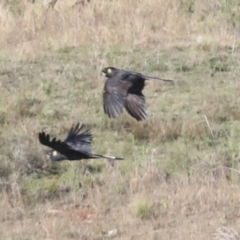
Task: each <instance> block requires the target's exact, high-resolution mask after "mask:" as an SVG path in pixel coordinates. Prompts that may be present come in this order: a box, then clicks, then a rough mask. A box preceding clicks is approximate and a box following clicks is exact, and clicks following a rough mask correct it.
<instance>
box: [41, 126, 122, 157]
mask: <svg viewBox="0 0 240 240" xmlns="http://www.w3.org/2000/svg"><path fill="white" fill-rule="evenodd" d="M83 128H84V125H81V126H80V125H79V123H77V124H76V125H75V126H74V125H72V127H71V129H70V131H69V134H68V136H67V138H66V139H65V140H64V141H61V140H57V139H56V138H53V139H52V140H50V136H49V134H46V133H45V132H41V133H39V141H40V143H41V144H43V145H45V146H48V147H50V148H52V149H53V150H51V151H49V152H48V153H47V155H48V156H49V157H50V159H51V160H52V161H62V160H71V161H73V160H81V159H90V158H106V159H114V160H123V158H118V157H114V156H106V155H101V154H93V153H92V145H91V144H92V134H91V133H90V131H89V130H88V129H85V130H83Z"/></svg>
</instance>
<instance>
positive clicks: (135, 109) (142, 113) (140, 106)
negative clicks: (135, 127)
mask: <svg viewBox="0 0 240 240" xmlns="http://www.w3.org/2000/svg"><path fill="white" fill-rule="evenodd" d="M125 108H126V110H127V111H128V113H129V114H130V115H131V116H132V117H134V118H135V119H137V120H138V121H142V120H144V119H146V117H147V112H146V103H145V98H144V96H143V95H137V94H132V93H129V94H128V95H127V101H126V103H125Z"/></svg>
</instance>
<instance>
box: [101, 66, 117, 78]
mask: <svg viewBox="0 0 240 240" xmlns="http://www.w3.org/2000/svg"><path fill="white" fill-rule="evenodd" d="M115 70H116V68H115V67H106V68H104V69H103V70H102V73H103V74H104V75H105V77H107V78H110V77H112V76H113V74H114V72H115Z"/></svg>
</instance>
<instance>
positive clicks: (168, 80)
mask: <svg viewBox="0 0 240 240" xmlns="http://www.w3.org/2000/svg"><path fill="white" fill-rule="evenodd" d="M144 77H146V78H147V79H156V80H161V81H164V82H174V81H173V80H171V79H165V78H159V77H150V76H144Z"/></svg>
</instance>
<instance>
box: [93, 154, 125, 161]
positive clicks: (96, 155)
mask: <svg viewBox="0 0 240 240" xmlns="http://www.w3.org/2000/svg"><path fill="white" fill-rule="evenodd" d="M94 157H96V158H106V159H113V160H123V158H120V157H115V156H107V155H101V154H94Z"/></svg>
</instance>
